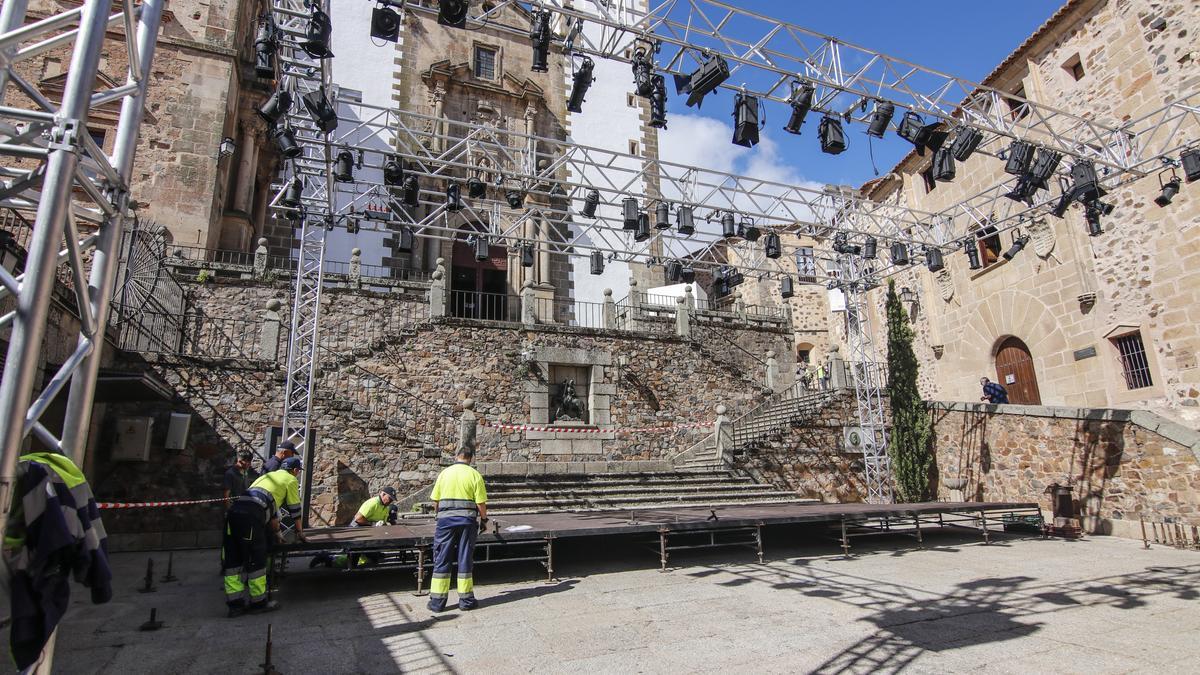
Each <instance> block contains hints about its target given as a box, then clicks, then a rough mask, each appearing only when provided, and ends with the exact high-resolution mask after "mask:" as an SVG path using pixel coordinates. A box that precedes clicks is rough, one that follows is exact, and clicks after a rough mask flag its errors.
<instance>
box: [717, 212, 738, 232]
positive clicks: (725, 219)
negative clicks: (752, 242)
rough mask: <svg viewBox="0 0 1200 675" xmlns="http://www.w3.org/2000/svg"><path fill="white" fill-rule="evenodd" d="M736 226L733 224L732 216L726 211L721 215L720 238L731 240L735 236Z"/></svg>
mask: <svg viewBox="0 0 1200 675" xmlns="http://www.w3.org/2000/svg"><path fill="white" fill-rule="evenodd" d="M737 233H738V232H737V225H736V224H735V223H734V222H733V214H732V213H730V212H728V211H726V212H725V213H723V214H721V236H722V237H725V238H726V239H732V238H733V237H736V236H737Z"/></svg>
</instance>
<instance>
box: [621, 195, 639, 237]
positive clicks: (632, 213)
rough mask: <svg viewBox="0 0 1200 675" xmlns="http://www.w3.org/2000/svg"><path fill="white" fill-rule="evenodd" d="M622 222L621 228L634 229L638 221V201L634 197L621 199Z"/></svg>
mask: <svg viewBox="0 0 1200 675" xmlns="http://www.w3.org/2000/svg"><path fill="white" fill-rule="evenodd" d="M621 211H622V224H621V229H623V230H636V229H637V221H638V202H637V199H636V198H634V197H626V198H624V199H622V200H621Z"/></svg>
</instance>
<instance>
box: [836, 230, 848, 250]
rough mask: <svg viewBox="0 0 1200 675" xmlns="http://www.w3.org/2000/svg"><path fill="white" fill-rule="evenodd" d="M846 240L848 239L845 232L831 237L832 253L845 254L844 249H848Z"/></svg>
mask: <svg viewBox="0 0 1200 675" xmlns="http://www.w3.org/2000/svg"><path fill="white" fill-rule="evenodd" d="M848 239H849V237H848V236H847V235H846V233H845V232H838V233H837V234H835V235H833V252H834V253H845V252H846V249H847V248H848V247H847V241H848Z"/></svg>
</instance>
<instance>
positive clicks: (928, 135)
mask: <svg viewBox="0 0 1200 675" xmlns="http://www.w3.org/2000/svg"><path fill="white" fill-rule="evenodd" d="M947 138H950V132H949V131H945V125H944V124H942V122H941V120H938V121H937V122H933V123H932V124H926V125H925V126H924V127H923V128H922V129H921V140H922V142H921V145H918V146H917V154H918V155H921V156H922V157H924V156H925V148H929V149H930V150H933V151H935V152H936V151H937V150H941V148H942V146H943V145H945V144H946V139H947Z"/></svg>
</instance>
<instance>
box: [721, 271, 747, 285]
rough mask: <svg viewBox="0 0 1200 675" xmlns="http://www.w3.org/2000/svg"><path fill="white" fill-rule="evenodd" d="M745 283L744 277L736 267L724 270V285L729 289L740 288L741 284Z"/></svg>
mask: <svg viewBox="0 0 1200 675" xmlns="http://www.w3.org/2000/svg"><path fill="white" fill-rule="evenodd" d="M744 281H746V275H744V274H742V271H741V270H739V269H737V268H736V267H726V268H725V284H726V285H727V286H729V287H730V288H733V287H735V286H741V285H742V282H744Z"/></svg>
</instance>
